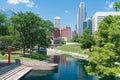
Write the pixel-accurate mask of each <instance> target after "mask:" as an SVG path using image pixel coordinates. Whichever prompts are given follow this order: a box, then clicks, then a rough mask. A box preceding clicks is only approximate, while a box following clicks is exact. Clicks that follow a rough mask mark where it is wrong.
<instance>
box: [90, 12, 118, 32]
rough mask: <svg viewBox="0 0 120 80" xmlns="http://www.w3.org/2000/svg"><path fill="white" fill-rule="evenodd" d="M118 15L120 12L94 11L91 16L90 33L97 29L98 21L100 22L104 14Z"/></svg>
mask: <svg viewBox="0 0 120 80" xmlns="http://www.w3.org/2000/svg"><path fill="white" fill-rule="evenodd" d="M109 15H112V16H115V15H120V12H96V13H95V14H94V15H93V17H92V33H94V32H95V31H97V30H98V26H99V25H98V23H99V22H101V21H102V20H103V19H104V18H105V17H106V16H109Z"/></svg>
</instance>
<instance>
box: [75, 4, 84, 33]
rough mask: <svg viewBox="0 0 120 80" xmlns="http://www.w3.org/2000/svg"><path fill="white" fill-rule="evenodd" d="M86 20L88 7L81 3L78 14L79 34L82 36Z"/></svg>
mask: <svg viewBox="0 0 120 80" xmlns="http://www.w3.org/2000/svg"><path fill="white" fill-rule="evenodd" d="M85 19H86V7H85V3H84V2H81V3H80V5H79V8H78V14H77V34H78V35H82V33H83V22H84V21H85Z"/></svg>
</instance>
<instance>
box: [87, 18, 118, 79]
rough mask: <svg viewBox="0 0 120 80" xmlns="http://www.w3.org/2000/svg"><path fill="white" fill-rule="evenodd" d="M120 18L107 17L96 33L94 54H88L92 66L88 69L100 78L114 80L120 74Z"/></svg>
mask: <svg viewBox="0 0 120 80" xmlns="http://www.w3.org/2000/svg"><path fill="white" fill-rule="evenodd" d="M119 20H120V16H107V17H105V18H104V20H103V21H101V22H100V24H99V29H98V31H97V32H96V34H95V35H94V36H95V40H96V43H97V44H96V46H93V47H92V49H93V51H92V52H88V55H89V61H90V64H89V66H88V67H87V69H88V72H89V73H90V74H94V75H98V76H99V78H102V77H106V76H107V77H108V78H106V79H107V80H114V79H113V78H111V76H114V77H116V76H117V75H118V74H120V65H117V64H116V63H118V62H120V22H119Z"/></svg>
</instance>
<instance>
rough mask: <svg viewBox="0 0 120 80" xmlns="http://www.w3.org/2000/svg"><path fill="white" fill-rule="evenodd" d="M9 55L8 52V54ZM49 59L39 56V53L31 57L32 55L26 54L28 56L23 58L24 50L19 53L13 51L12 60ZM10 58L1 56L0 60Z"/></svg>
mask: <svg viewBox="0 0 120 80" xmlns="http://www.w3.org/2000/svg"><path fill="white" fill-rule="evenodd" d="M6 54H7V52H6ZM46 58H47V56H46V55H43V54H38V53H36V54H35V53H33V54H32V55H30V53H26V56H25V57H23V56H22V50H19V51H12V52H11V60H16V59H21V60H45V59H46ZM7 59H8V56H7V55H4V56H2V55H1V54H0V60H7Z"/></svg>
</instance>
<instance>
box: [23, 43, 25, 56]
mask: <svg viewBox="0 0 120 80" xmlns="http://www.w3.org/2000/svg"><path fill="white" fill-rule="evenodd" d="M23 56H25V44H23Z"/></svg>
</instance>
